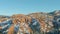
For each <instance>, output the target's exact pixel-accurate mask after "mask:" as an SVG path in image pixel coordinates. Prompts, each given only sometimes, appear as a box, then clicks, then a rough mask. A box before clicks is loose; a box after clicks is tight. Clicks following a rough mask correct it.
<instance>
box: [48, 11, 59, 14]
mask: <svg viewBox="0 0 60 34" xmlns="http://www.w3.org/2000/svg"><path fill="white" fill-rule="evenodd" d="M48 14H51V15H60V10H55V11H53V12H50V13H48Z"/></svg>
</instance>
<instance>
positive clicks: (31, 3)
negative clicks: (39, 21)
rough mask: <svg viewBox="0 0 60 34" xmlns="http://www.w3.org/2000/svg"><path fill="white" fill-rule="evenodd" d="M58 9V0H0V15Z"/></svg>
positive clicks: (59, 0) (59, 4) (59, 2)
mask: <svg viewBox="0 0 60 34" xmlns="http://www.w3.org/2000/svg"><path fill="white" fill-rule="evenodd" d="M59 9H60V0H0V15H13V14H29V13H33V12H52V11H54V10H59Z"/></svg>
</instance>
